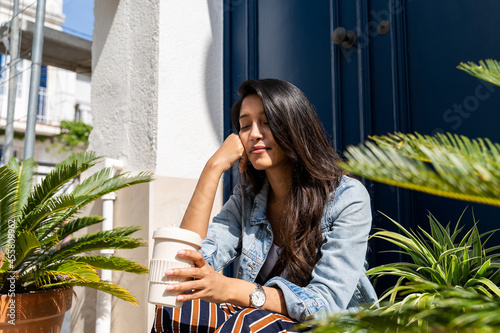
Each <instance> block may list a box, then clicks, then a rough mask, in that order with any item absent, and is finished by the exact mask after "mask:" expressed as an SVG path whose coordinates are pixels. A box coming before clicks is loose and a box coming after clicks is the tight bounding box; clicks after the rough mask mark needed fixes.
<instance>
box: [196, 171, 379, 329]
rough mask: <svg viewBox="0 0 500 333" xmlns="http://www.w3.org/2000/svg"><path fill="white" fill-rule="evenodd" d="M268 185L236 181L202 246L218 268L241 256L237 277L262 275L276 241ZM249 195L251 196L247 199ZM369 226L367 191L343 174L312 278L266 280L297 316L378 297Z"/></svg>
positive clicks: (330, 205) (326, 215)
mask: <svg viewBox="0 0 500 333" xmlns="http://www.w3.org/2000/svg"><path fill="white" fill-rule="evenodd" d="M268 190H269V184H268V183H267V182H266V183H265V184H264V185H263V187H262V189H261V191H260V193H258V194H257V195H255V194H253V192H251V191H250V190H244V189H243V188H242V187H241V186H240V185H237V186H236V187H235V189H234V191H233V194H232V195H231V197H230V198H229V200H228V201H227V203H226V204H225V205H224V207H223V208H222V210H221V212H220V213H219V214H218V215H217V216H216V217H214V220H213V223H211V224H210V226H209V228H208V232H207V237H206V238H205V239H204V240H203V245H202V249H201V252H202V253H203V255H204V257H205V260H206V261H207V262H208V263H209V264H210V265H211V266H212V267H213V268H214V269H215V270H221V269H223V268H224V267H226V266H227V265H228V264H230V263H231V262H233V261H235V260H236V277H237V278H239V279H243V280H246V281H249V282H253V281H254V280H255V278H256V277H257V275H258V273H259V270H260V269H261V267H262V265H263V264H264V262H265V261H266V257H267V254H268V252H269V249H270V248H271V244H272V242H273V232H272V229H271V225H270V223H269V222H268V221H267V219H266V206H267V194H268ZM244 195H245V196H247V200H242V199H243V196H244ZM370 229H371V208H370V197H369V195H368V192H367V191H366V189H365V187H364V186H363V184H361V183H360V182H359V181H357V180H355V179H353V178H350V177H348V176H343V178H342V180H341V182H340V184H339V186H338V187H337V188H336V190H335V191H334V192H333V193H332V194H331V197H330V200H329V201H328V203H327V204H326V205H325V208H324V213H323V217H322V219H321V232H322V234H323V237H324V239H326V241H325V242H324V243H323V245H322V247H321V252H322V256H321V258H320V260H319V261H318V262H317V263H316V266H315V267H314V269H313V271H312V279H311V281H310V282H309V284H308V285H307V286H305V287H299V286H297V285H295V284H293V283H291V282H290V281H288V280H286V278H282V277H273V278H271V279H270V280H268V281H267V282H266V284H265V285H266V286H268V287H277V288H279V289H281V290H282V291H283V295H284V297H285V302H286V307H287V310H288V314H289V316H290V317H291V318H292V319H294V320H297V321H304V320H306V319H309V317H310V316H316V315H318V314H321V313H323V312H327V313H329V312H336V311H342V310H347V309H350V308H355V307H358V306H360V305H361V304H367V303H373V302H375V301H376V300H377V295H376V293H375V290H374V289H373V286H372V285H371V283H370V281H369V280H368V278H367V277H366V275H365V265H366V261H365V255H366V250H367V241H368V234H369V232H370Z"/></svg>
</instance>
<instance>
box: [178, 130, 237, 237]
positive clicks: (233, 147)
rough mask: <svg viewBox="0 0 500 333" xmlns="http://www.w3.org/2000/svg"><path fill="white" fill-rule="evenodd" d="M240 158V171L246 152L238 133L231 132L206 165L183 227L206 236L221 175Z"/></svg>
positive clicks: (182, 224) (182, 223)
mask: <svg viewBox="0 0 500 333" xmlns="http://www.w3.org/2000/svg"><path fill="white" fill-rule="evenodd" d="M240 158H241V159H242V161H241V163H240V171H244V169H243V168H244V167H245V166H246V161H245V160H246V154H244V148H243V144H242V143H241V140H240V137H239V136H238V135H236V134H231V135H229V136H228V137H227V139H226V140H225V141H224V143H223V144H222V146H221V147H220V148H219V150H217V152H216V153H215V154H214V155H213V156H212V157H211V158H210V159H209V160H208V162H207V164H206V165H205V168H204V169H203V171H202V173H201V176H200V179H199V180H198V184H197V185H196V188H195V190H194V193H193V196H192V197H191V201H190V202H189V205H188V207H187V209H186V213H185V214H184V217H183V219H182V222H181V225H180V227H181V228H183V229H187V230H191V231H194V232H196V233H198V234H199V235H200V236H201V238H205V236H206V234H207V229H208V223H209V219H210V213H211V211H212V206H213V204H214V200H215V193H216V192H217V187H218V185H219V180H220V177H221V176H222V174H223V173H224V171H226V170H229V168H231V166H232V165H233V164H234V163H236V161H238V160H239V159H240Z"/></svg>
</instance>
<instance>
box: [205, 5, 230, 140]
mask: <svg viewBox="0 0 500 333" xmlns="http://www.w3.org/2000/svg"><path fill="white" fill-rule="evenodd" d="M207 5H208V11H209V16H210V18H209V19H210V28H211V32H212V41H211V42H210V44H208V50H207V52H206V56H207V57H206V63H205V96H204V97H205V100H206V101H207V105H208V109H209V112H210V121H211V125H212V129H213V131H214V133H222V131H223V130H224V107H223V105H221V104H222V103H221V100H223V97H224V96H223V77H222V75H223V74H222V72H223V61H224V59H223V54H224V53H223V49H224V43H223V38H222V36H223V23H222V22H223V16H224V8H226V7H227V6H228V5H227V4H226V3H225V1H223V2H222V1H212V0H207ZM221 106H222V110H221ZM221 111H222V112H221ZM220 139H221V140H222V139H224V136H222V137H220Z"/></svg>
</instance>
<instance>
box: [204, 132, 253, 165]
mask: <svg viewBox="0 0 500 333" xmlns="http://www.w3.org/2000/svg"><path fill="white" fill-rule="evenodd" d="M238 160H240V164H239V169H240V172H241V173H244V172H245V171H246V167H247V163H248V158H247V154H246V153H245V148H244V147H243V143H242V142H241V140H240V137H239V136H238V135H237V134H234V133H233V134H231V135H229V136H228V137H227V139H226V140H225V141H224V143H223V144H222V146H221V147H220V148H219V149H218V150H217V151H216V152H215V154H214V155H213V156H212V158H211V159H210V161H211V162H212V163H214V164H215V165H218V166H220V167H221V168H222V171H223V172H224V171H227V170H229V168H231V166H233V164H234V163H236V162H237V161H238Z"/></svg>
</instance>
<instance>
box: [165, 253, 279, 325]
mask: <svg viewBox="0 0 500 333" xmlns="http://www.w3.org/2000/svg"><path fill="white" fill-rule="evenodd" d="M177 255H178V256H179V257H183V258H186V259H191V260H193V261H194V264H195V267H193V268H179V269H173V270H169V271H167V272H166V274H167V275H168V276H178V277H192V278H194V279H195V280H192V281H188V282H182V283H178V284H175V285H174V284H172V285H167V287H166V288H167V290H169V291H191V290H192V291H193V292H191V293H187V294H182V295H179V296H178V297H177V300H179V301H189V300H193V299H198V298H201V299H203V300H205V301H207V302H213V303H225V302H228V303H231V304H234V305H236V306H241V307H247V308H248V307H251V303H250V294H251V293H252V291H253V290H254V289H255V288H256V285H255V283H251V282H248V281H244V280H241V279H235V278H229V277H226V276H224V275H222V274H220V273H218V272H216V271H215V270H214V269H213V268H212V267H211V266H210V265H208V264H207V262H206V261H205V259H204V258H203V255H202V254H201V253H200V252H197V251H190V250H181V251H179V252H178V253H177ZM264 291H265V293H266V302H265V303H264V305H263V306H262V309H264V310H268V311H272V312H276V313H281V314H284V315H288V311H287V308H286V303H285V297H284V295H283V292H282V291H281V290H280V289H278V288H271V287H264Z"/></svg>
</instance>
